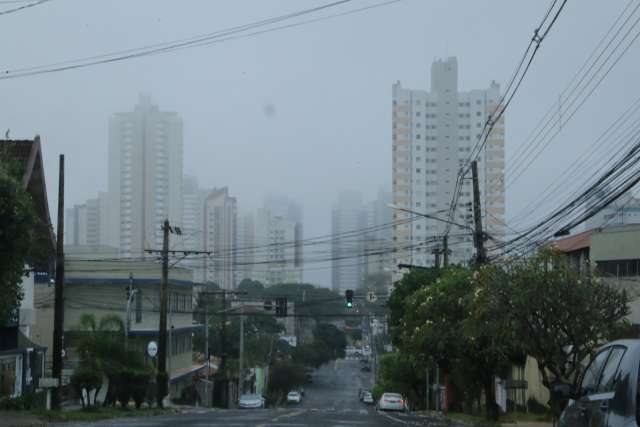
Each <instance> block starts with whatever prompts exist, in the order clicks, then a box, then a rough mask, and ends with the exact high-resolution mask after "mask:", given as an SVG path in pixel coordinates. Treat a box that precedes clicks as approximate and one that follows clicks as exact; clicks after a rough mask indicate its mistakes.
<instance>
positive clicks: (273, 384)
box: [269, 362, 305, 401]
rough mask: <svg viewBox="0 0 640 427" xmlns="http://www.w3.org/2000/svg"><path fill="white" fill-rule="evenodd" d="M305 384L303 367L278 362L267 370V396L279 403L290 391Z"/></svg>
mask: <svg viewBox="0 0 640 427" xmlns="http://www.w3.org/2000/svg"><path fill="white" fill-rule="evenodd" d="M304 382H305V372H304V367H302V366H301V365H299V364H296V363H292V362H278V363H276V364H274V365H273V366H272V367H271V369H270V370H269V394H270V396H271V399H272V400H274V401H279V400H281V399H282V398H283V396H284V395H285V394H286V393H288V392H289V391H290V390H293V389H295V388H298V387H300V386H301V385H303V384H304Z"/></svg>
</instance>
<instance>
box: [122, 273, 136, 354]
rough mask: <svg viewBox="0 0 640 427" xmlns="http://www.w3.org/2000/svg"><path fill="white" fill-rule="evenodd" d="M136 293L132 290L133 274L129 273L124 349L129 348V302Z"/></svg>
mask: <svg viewBox="0 0 640 427" xmlns="http://www.w3.org/2000/svg"><path fill="white" fill-rule="evenodd" d="M135 294H136V291H134V290H133V273H129V292H128V293H127V315H126V317H125V322H124V349H125V350H127V348H128V346H129V332H130V331H131V302H132V301H133V298H134V295H135Z"/></svg>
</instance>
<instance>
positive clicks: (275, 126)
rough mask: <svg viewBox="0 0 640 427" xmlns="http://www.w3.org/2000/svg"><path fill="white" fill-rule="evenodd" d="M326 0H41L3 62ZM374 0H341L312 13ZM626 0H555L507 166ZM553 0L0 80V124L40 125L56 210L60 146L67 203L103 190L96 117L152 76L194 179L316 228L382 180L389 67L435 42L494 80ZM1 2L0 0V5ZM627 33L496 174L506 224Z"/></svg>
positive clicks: (519, 107)
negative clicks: (535, 144)
mask: <svg viewBox="0 0 640 427" xmlns="http://www.w3.org/2000/svg"><path fill="white" fill-rule="evenodd" d="M325 3H328V0H325V1H319V0H209V1H205V0H183V1H177V0H136V1H130V0H110V1H106V0H52V1H48V2H46V3H43V4H42V5H39V6H36V7H32V8H29V9H25V10H22V11H19V12H16V13H11V14H6V15H1V14H0V52H1V55H0V72H1V71H4V70H12V69H16V68H22V67H28V66H33V65H40V64H46V63H53V62H57V61H61V60H67V59H72V58H77V57H83V56H91V55H96V54H100V53H105V52H110V51H114V50H122V49H128V48H133V47H138V46H144V45H149V44H153V43H157V42H164V41H170V40H175V39H181V38H184V37H189V36H193V35H197V34H202V33H207V32H212V31H215V30H219V29H224V28H227V27H231V26H235V25H241V24H246V23H250V22H253V21H256V20H261V19H265V18H269V17H274V16H278V15H281V14H285V13H289V12H293V11H298V10H302V9H306V8H309V7H314V6H318V5H321V4H325ZM375 3H377V1H374V0H353V1H352V2H350V3H349V4H347V5H343V6H342V7H340V8H336V9H335V10H332V11H325V12H322V13H319V14H318V15H314V17H315V16H324V15H327V14H330V13H334V12H338V11H345V10H349V9H352V8H358V7H362V6H368V5H372V4H375ZM627 3H628V1H627V0H624V1H622V0H610V1H606V2H603V1H598V0H580V1H569V2H568V3H567V5H566V7H565V9H564V10H563V12H562V14H561V15H560V18H559V19H558V21H557V22H556V24H555V26H554V27H553V29H552V31H551V32H550V33H549V35H548V37H547V38H546V39H545V40H544V41H543V43H542V44H541V46H540V49H539V51H538V53H537V56H536V58H535V60H534V62H533V64H532V66H531V69H530V72H529V74H528V75H527V77H526V79H525V80H524V82H523V84H522V86H521V88H520V90H519V92H518V95H517V96H516V97H515V98H514V101H513V103H512V104H511V105H510V106H509V109H508V111H507V113H506V138H505V139H506V151H507V165H508V164H509V161H510V159H513V158H514V156H515V155H516V154H517V153H518V152H519V150H522V147H524V146H525V142H526V140H527V137H528V136H529V134H530V133H531V131H532V129H534V126H535V125H536V123H537V122H538V121H539V120H540V119H541V118H542V116H543V115H544V114H545V112H546V111H547V109H548V108H549V107H550V106H552V105H553V104H554V103H557V102H558V99H559V94H560V93H561V92H562V90H563V89H564V88H565V86H566V85H567V83H568V82H569V81H570V80H571V78H572V77H573V75H574V74H575V73H576V72H577V71H578V69H579V68H580V66H581V65H582V64H583V62H584V61H585V59H586V58H587V57H588V55H589V54H590V53H591V51H592V50H593V48H594V47H595V46H596V44H597V43H598V41H599V40H600V38H601V37H602V36H603V35H604V33H605V32H606V30H607V29H608V28H609V26H610V25H611V24H612V23H613V21H614V20H615V18H616V17H617V16H618V14H619V13H620V12H621V11H622V10H623V8H624V7H625V6H626V5H627ZM549 4H550V1H541V0H535V1H534V0H529V1H524V0H466V1H462V0H446V1H445V0H402V1H400V2H398V3H394V4H391V5H388V6H385V7H380V8H376V9H370V10H367V11H363V12H361V13H357V14H351V15H347V16H341V17H336V18H333V19H329V20H324V21H321V22H316V23H310V24H306V25H302V26H299V27H295V28H290V29H286V30H282V31H277V32H271V33H268V34H263V35H259V36H256V37H253V38H246V39H241V40H232V41H228V42H224V43H219V44H213V45H209V46H203V47H196V48H191V49H186V50H181V51H177V52H171V53H167V54H163V55H154V56H148V57H143V58H137V59H132V60H128V61H124V62H117V63H111V64H105V65H99V66H95V67H89V68H84V69H80V70H71V71H66V72H61V73H53V74H46V75H40V76H33V77H26V78H19V79H9V80H0V131H1V132H2V135H3V136H4V133H5V132H6V130H7V129H9V130H10V137H11V138H12V139H22V138H33V136H34V135H36V134H39V135H40V136H41V139H42V147H43V153H44V162H45V171H46V180H47V185H48V196H49V204H50V208H51V211H52V214H53V215H54V217H55V212H56V206H57V197H56V190H57V172H58V166H57V162H58V155H59V154H61V153H64V154H65V158H66V190H65V192H66V197H65V203H66V204H67V206H71V205H73V204H76V203H82V202H84V201H85V200H86V199H88V198H92V197H95V195H96V194H97V192H98V191H104V190H106V186H107V162H106V158H107V123H108V119H109V116H110V115H111V114H113V113H115V112H119V111H130V110H131V109H132V108H133V106H134V105H135V103H136V102H137V99H138V95H139V94H140V93H142V92H145V93H149V94H151V96H152V98H153V100H154V102H155V103H157V104H158V105H159V107H160V108H161V109H162V110H166V111H176V112H178V113H179V114H180V115H181V116H182V118H183V121H184V171H185V173H186V174H190V175H195V176H197V177H198V179H199V181H200V184H201V186H203V187H216V186H218V187H219V186H224V185H226V186H229V189H230V192H231V193H232V195H234V196H236V197H237V199H238V204H239V207H240V208H241V209H252V208H254V207H257V206H258V205H260V204H261V202H262V200H263V198H264V196H266V195H268V194H273V193H275V194H281V195H286V196H289V197H291V198H293V199H296V200H298V201H300V202H301V203H302V205H303V206H304V215H305V225H304V226H305V237H311V236H316V235H324V234H327V233H329V232H330V220H331V207H332V204H333V203H334V202H335V200H336V199H337V197H338V193H339V192H340V191H341V190H346V189H348V190H357V191H361V192H362V193H363V195H364V197H365V199H372V198H373V197H375V195H376V193H377V191H378V189H379V188H386V189H390V187H391V85H392V84H393V83H394V82H395V81H397V80H400V81H401V82H402V85H403V86H404V87H408V88H413V89H425V90H428V89H429V81H430V76H429V68H430V64H431V62H432V61H434V60H435V59H438V58H446V57H448V56H456V57H457V58H458V67H459V87H460V89H461V90H469V89H480V88H486V87H487V86H488V85H489V84H490V82H491V81H492V80H496V81H497V82H498V83H502V84H503V85H504V83H505V82H507V81H508V80H509V78H510V77H511V74H512V72H513V70H514V68H515V66H516V64H517V61H518V60H519V59H520V57H521V55H522V53H523V51H524V49H525V48H526V46H527V43H528V42H529V40H530V38H531V36H532V34H533V29H534V28H535V27H536V26H537V24H538V22H539V21H540V20H541V18H542V16H543V14H544V13H545V11H546V9H547V7H548V5H549ZM14 6H15V5H14V4H2V2H0V11H2V10H6V9H8V8H11V7H14ZM293 22H295V21H293ZM638 49H639V47H638V45H636V44H634V45H632V46H631V48H630V49H629V51H628V52H627V53H626V54H625V55H624V56H623V57H622V59H621V60H620V62H619V63H618V64H617V65H616V67H615V68H614V69H613V70H612V72H611V73H610V74H609V75H608V76H607V78H606V79H605V80H604V81H603V83H602V85H601V86H600V87H599V88H598V89H597V91H596V92H595V93H594V96H593V97H592V98H591V99H590V100H589V101H588V102H586V103H585V105H584V106H583V107H582V108H581V109H580V110H579V111H578V113H576V115H575V116H573V117H572V118H571V120H568V121H567V123H566V124H565V125H564V126H563V130H562V132H561V133H560V134H559V135H558V137H557V138H555V139H554V140H553V141H551V143H550V144H549V146H548V147H547V148H546V150H545V151H544V152H543V154H542V155H541V156H540V157H539V158H538V159H537V160H536V161H535V162H534V163H532V164H531V166H530V167H529V168H527V169H526V170H524V171H523V173H522V175H521V176H520V177H519V178H518V180H517V181H515V182H513V183H512V184H510V185H508V188H507V216H508V217H513V216H518V218H517V219H519V221H512V222H510V224H509V225H510V226H512V227H514V228H516V229H517V228H518V226H520V225H522V223H523V221H524V222H528V221H534V220H535V218H536V212H531V213H530V215H529V211H528V210H525V215H524V220H523V219H522V211H523V209H525V208H526V207H527V206H529V204H530V203H533V204H534V205H535V203H536V197H538V194H539V193H540V192H542V191H543V190H544V188H545V187H546V185H547V184H549V183H552V182H555V181H554V180H557V179H558V177H559V175H560V174H561V173H562V171H563V170H565V169H566V167H567V165H568V164H569V163H570V162H572V161H573V160H574V159H575V158H576V156H577V155H578V154H580V153H582V152H584V151H585V150H586V149H587V147H588V146H589V144H591V143H592V142H593V140H594V137H595V136H596V135H597V134H599V133H601V132H602V131H603V130H604V129H605V128H606V127H607V126H608V125H609V124H610V123H611V122H612V121H613V120H614V119H615V118H616V117H618V116H619V115H620V114H621V113H622V111H623V110H624V109H626V108H628V107H629V106H630V105H631V103H632V102H633V101H634V100H635V98H636V97H637V96H638V93H637V92H638V90H637V85H636V84H634V83H635V82H636V81H637V76H638V68H639V66H640V56H639V55H638V53H639V51H638ZM0 75H1V74H0ZM561 113H562V112H560V113H559V114H561ZM588 167H589V166H588V165H587V166H585V168H586V169H588ZM518 172H519V171H518ZM507 182H509V176H507ZM550 206H551V205H550ZM550 206H549V207H550ZM543 207H544V206H543ZM541 209H542V208H541ZM542 213H543V212H542V211H541V212H539V213H538V214H537V215H541V214H542ZM518 214H519V215H518ZM305 279H306V280H307V281H311V282H315V283H319V284H324V285H328V284H329V280H330V271H328V270H320V271H318V270H314V271H309V272H307V273H306V274H305Z"/></svg>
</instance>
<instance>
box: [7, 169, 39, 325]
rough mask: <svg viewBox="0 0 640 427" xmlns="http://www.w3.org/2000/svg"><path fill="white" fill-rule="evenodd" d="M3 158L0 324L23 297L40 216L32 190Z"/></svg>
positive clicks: (11, 314) (13, 311)
mask: <svg viewBox="0 0 640 427" xmlns="http://www.w3.org/2000/svg"><path fill="white" fill-rule="evenodd" d="M2 160H3V159H0V260H2V261H1V264H0V265H1V266H2V267H1V268H0V295H2V298H0V326H2V325H3V324H5V323H6V322H7V321H8V320H9V318H10V317H11V316H13V315H14V313H15V310H16V309H17V308H18V306H19V305H20V301H21V300H22V291H21V289H20V283H21V282H22V278H23V277H24V276H25V275H26V274H27V273H28V264H29V263H30V262H31V261H32V255H33V249H34V247H35V246H36V245H35V242H36V241H37V229H38V218H37V215H36V213H35V209H34V206H33V201H32V199H31V196H30V195H29V193H28V192H27V191H26V190H25V189H24V188H23V187H22V185H21V183H20V182H19V180H18V179H17V178H15V176H16V175H15V173H13V169H12V168H10V167H9V166H8V165H7V164H6V161H2Z"/></svg>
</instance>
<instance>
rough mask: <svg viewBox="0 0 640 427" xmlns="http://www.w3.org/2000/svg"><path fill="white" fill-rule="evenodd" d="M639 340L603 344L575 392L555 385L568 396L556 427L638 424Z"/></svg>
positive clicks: (614, 426) (603, 426)
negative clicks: (566, 403)
mask: <svg viewBox="0 0 640 427" xmlns="http://www.w3.org/2000/svg"><path fill="white" fill-rule="evenodd" d="M639 365H640V340H620V341H614V342H611V343H609V344H606V345H604V346H603V347H602V348H600V350H598V352H597V353H596V355H595V356H594V357H593V358H592V359H591V361H590V362H589V365H588V366H587V368H586V369H585V371H584V373H583V375H582V378H581V380H580V385H579V386H578V388H577V390H570V388H569V386H567V385H559V386H558V387H557V388H556V390H558V392H561V393H562V395H564V396H566V397H570V399H571V400H569V404H568V405H567V407H566V408H565V410H564V411H563V413H562V415H561V416H560V419H559V421H558V427H583V426H584V427H587V426H588V427H632V426H639V425H640V407H639V405H640V400H639V396H638V391H639V390H638V380H639V379H640V378H639V377H638V373H639Z"/></svg>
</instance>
